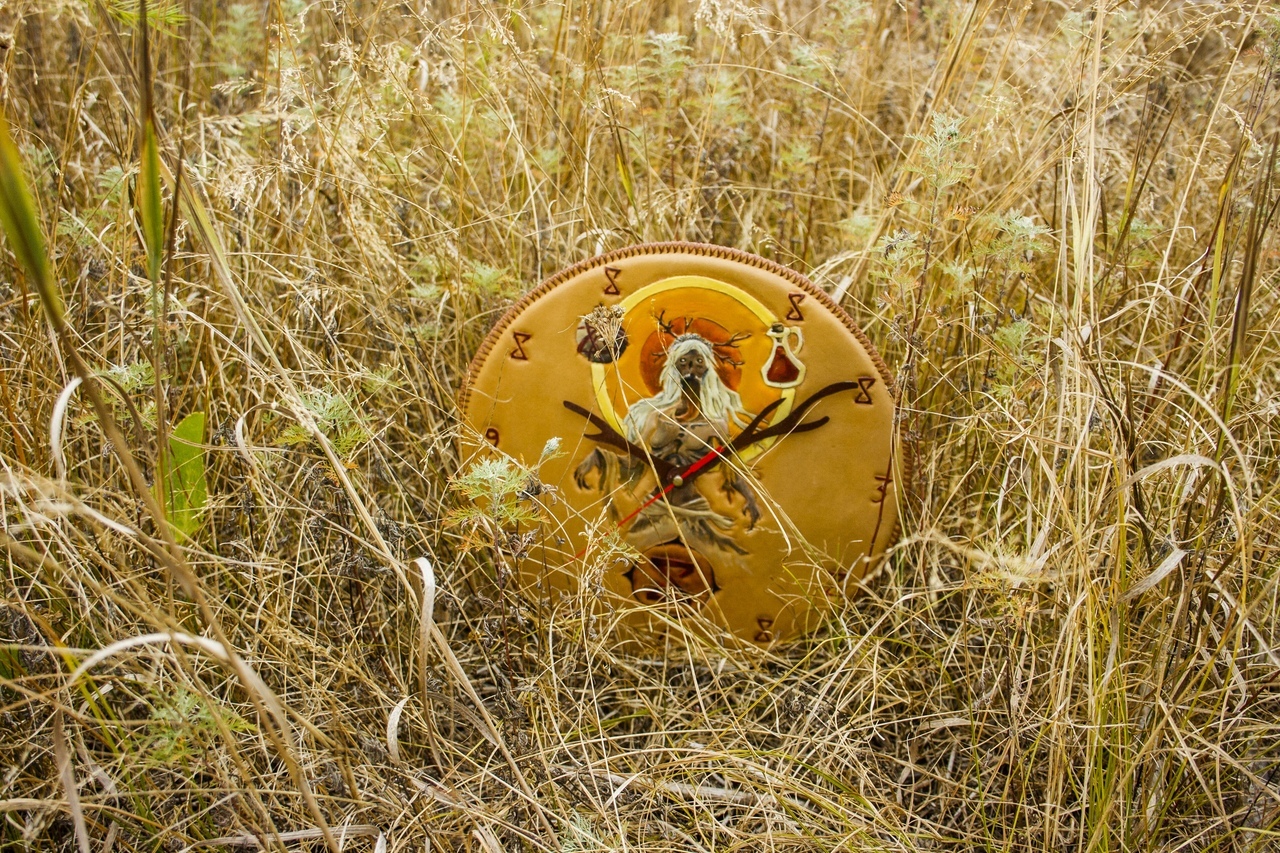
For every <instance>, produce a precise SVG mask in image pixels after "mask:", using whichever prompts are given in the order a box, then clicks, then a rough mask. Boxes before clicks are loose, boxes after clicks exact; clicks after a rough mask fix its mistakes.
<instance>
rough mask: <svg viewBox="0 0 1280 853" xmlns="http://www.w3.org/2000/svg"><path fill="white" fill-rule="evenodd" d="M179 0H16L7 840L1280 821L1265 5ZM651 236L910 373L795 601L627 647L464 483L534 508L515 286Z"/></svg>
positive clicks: (3, 48)
mask: <svg viewBox="0 0 1280 853" xmlns="http://www.w3.org/2000/svg"><path fill="white" fill-rule="evenodd" d="M148 16H149V18H150V22H151V27H150V30H149V36H148V38H147V40H146V46H147V51H146V55H147V56H149V62H145V63H144V62H142V61H141V57H142V55H143V46H144V39H143V37H142V32H143V29H142V28H140V27H139V14H138V9H137V5H136V3H135V2H134V0H3V2H0V66H2V68H0V100H2V102H3V112H4V114H5V115H6V116H7V118H8V122H9V134H10V135H11V137H12V139H13V142H14V144H13V145H12V146H7V145H0V149H2V150H0V196H2V198H0V207H2V208H3V209H2V210H0V219H3V220H4V222H3V225H4V226H5V231H6V237H5V242H4V244H3V245H4V248H3V253H2V256H0V419H3V421H4V426H3V429H0V546H2V547H0V567H2V568H3V572H4V582H3V587H2V588H3V603H2V604H0V848H4V849H13V850H30V851H50V850H67V851H73V850H74V851H85V853H87V851H95V853H97V851H104V853H105V851H168V852H169V853H172V851H179V850H193V849H227V850H233V849H255V847H257V846H260V847H261V848H264V849H271V850H284V849H288V850H298V849H305V850H322V849H330V850H339V849H343V850H348V851H372V850H378V851H382V850H386V851H410V850H412V851H422V850H474V851H499V850H501V851H515V850H542V851H592V850H599V851H604V850H610V851H613V850H634V851H668V850H669V851H676V850H679V851H726V852H727V851H774V850H776V851H810V850H814V851H817V850H831V851H837V850H839V851H863V850H877V851H879V850H885V851H889V850H893V851H917V850H949V851H973V850H983V851H987V850H990V851H997V850H998V851H1033V850H1034V851H1050V850H1052V851H1059V850H1073V851H1175V850H1179V851H1201V850H1213V851H1268V850H1276V849H1280V772H1278V770H1280V621H1278V619H1277V584H1278V583H1280V576H1278V571H1280V565H1278V563H1280V540H1278V534H1277V514H1278V513H1280V464H1278V463H1277V451H1278V450H1280V311H1278V308H1280V306H1278V305H1277V275H1278V273H1280V241H1278V240H1277V237H1276V233H1275V232H1276V229H1275V228H1274V227H1273V226H1274V221H1273V220H1274V216H1275V213H1276V208H1277V204H1278V203H1280V187H1277V183H1280V182H1278V181H1277V175H1276V173H1275V167H1276V154H1277V141H1278V140H1280V111H1278V109H1277V104H1278V102H1280V93H1278V92H1277V87H1278V86H1280V18H1277V17H1275V12H1274V9H1273V8H1271V7H1268V5H1267V4H1263V3H1261V2H1234V3H1232V2H1191V0H1186V2H1180V1H1179V0H1168V2H1163V3H1162V2H1101V0H1100V2H1098V3H1096V4H1088V3H1081V2H1074V0H1068V2H1038V0H1037V2H1030V0H1028V2H1025V3H1022V2H995V0H975V2H959V0H957V1H956V2H942V0H909V2H908V1H907V0H904V2H896V0H867V1H866V2H862V1H860V0H832V2H817V1H816V0H762V2H757V0H549V1H548V2H543V1H542V0H508V2H494V0H253V2H232V0H151V8H150V10H149V12H148ZM148 94H150V97H148ZM149 115H154V121H151V120H149V119H148V116H149ZM151 128H153V129H151ZM20 173H25V175H26V176H27V177H26V180H27V184H28V185H29V193H27V194H24V193H23V190H22V186H21V184H20V182H18V181H17V180H16V176H17V175H18V174H20ZM175 186H176V187H177V188H178V190H177V193H176V196H177V201H176V203H175V192H174V188H175ZM27 202H30V204H31V207H24V205H25V204H27ZM175 209H176V215H175ZM24 210H29V211H33V212H32V213H31V215H30V216H26V215H24ZM670 239H678V240H693V241H704V242H714V243H720V244H725V245H729V246H735V247H739V248H742V249H746V250H748V251H752V252H755V253H758V254H761V255H764V256H766V257H769V258H772V259H775V260H777V261H779V262H781V263H783V264H786V265H789V266H792V267H794V268H795V269H798V270H800V271H802V272H804V273H806V274H808V275H810V276H811V277H812V278H813V279H814V281H815V282H816V283H817V284H818V285H819V286H821V287H823V288H826V289H827V290H828V291H829V292H831V293H832V294H833V295H834V296H835V297H836V298H837V299H838V300H839V301H840V302H841V303H842V304H843V305H844V306H845V307H846V308H847V309H848V311H849V312H850V313H851V314H852V315H853V316H854V317H855V318H856V319H857V320H858V321H859V322H860V323H861V324H862V325H863V326H864V328H865V329H866V330H867V332H868V333H869V335H870V336H871V338H872V339H873V340H875V341H876V342H877V344H878V345H879V346H880V348H881V350H882V352H883V354H884V356H885V358H886V360H887V361H888V363H889V364H890V365H891V366H892V367H893V369H894V370H895V371H896V373H897V376H898V380H899V385H900V389H901V400H900V407H901V416H902V419H903V429H904V431H905V436H906V442H907V445H908V447H909V448H910V449H911V450H912V452H913V453H914V455H915V457H916V460H917V465H916V467H917V474H916V477H915V481H914V484H913V486H912V491H911V494H910V495H909V498H908V500H907V511H906V524H905V535H904V537H903V539H902V540H901V542H900V544H899V545H898V546H897V547H896V548H895V549H894V551H893V552H892V554H891V556H890V559H889V562H888V564H887V567H886V570H885V572H884V573H883V574H882V576H881V577H880V578H879V579H878V580H876V581H875V582H873V583H871V584H869V586H868V588H867V589H866V590H865V591H864V592H863V594H862V595H861V596H859V597H857V598H855V599H854V600H851V601H849V602H846V603H845V604H843V605H842V606H841V607H840V609H839V610H838V612H837V613H836V614H835V615H834V617H833V618H832V619H831V620H830V622H829V623H828V624H826V625H825V626H824V627H823V628H822V630H820V631H819V632H817V633H816V634H814V635H812V636H810V637H808V638H806V639H804V640H802V641H797V642H793V643H789V644H785V645H778V646H775V647H773V648H769V649H755V648H751V649H729V648H726V647H723V646H722V645H721V644H719V643H715V642H706V641H691V642H689V643H687V644H685V645H683V646H680V647H677V646H672V647H671V648H670V649H668V651H667V653H666V654H657V655H653V654H650V655H645V654H639V653H635V652H633V651H628V650H627V649H626V648H623V647H621V646H620V645H619V642H618V637H617V636H616V635H615V634H614V633H613V632H610V631H609V630H607V620H605V619H602V618H599V617H598V615H597V616H593V615H591V614H590V613H587V612H586V611H579V612H572V611H569V610H565V609H560V610H556V611H554V612H553V611H550V610H548V609H547V608H545V607H543V606H541V605H540V604H539V603H537V602H524V601H522V600H519V599H518V598H517V597H515V596H514V595H513V594H512V591H511V590H510V589H509V588H507V587H505V586H499V585H498V584H496V583H495V581H494V566H495V565H497V564H502V563H504V562H505V561H508V560H509V559H510V558H511V556H512V555H511V551H512V550H513V549H519V548H521V547H523V545H522V544H521V543H520V542H518V541H517V540H514V539H508V538H506V537H504V536H500V535H493V534H494V533H495V531H493V530H489V531H488V534H487V535H486V533H485V528H484V525H485V524H491V523H492V521H493V519H492V517H476V516H474V515H466V514H460V513H459V512H458V508H459V507H460V506H462V503H461V495H460V492H461V491H465V490H466V489H482V488H493V489H497V490H499V491H501V490H503V489H507V490H508V492H509V494H507V496H506V498H504V499H509V500H512V501H525V502H526V504H528V505H529V506H530V507H533V509H531V510H530V511H535V510H536V507H535V506H534V505H533V503H532V502H531V499H529V498H526V497H520V496H519V495H518V494H511V493H510V492H511V491H512V490H513V489H514V490H516V491H518V490H519V489H520V488H521V484H522V483H523V482H524V479H523V478H522V477H520V476H514V478H508V480H503V481H502V482H490V483H487V484H486V483H484V482H477V480H476V476H475V475H472V476H471V477H470V478H469V479H468V478H467V476H466V474H467V472H465V471H459V470H458V469H459V464H458V460H457V458H456V454H455V451H454V449H453V447H454V445H453V439H454V435H455V434H456V430H457V429H458V425H457V416H456V409H455V406H454V403H453V400H454V397H455V394H456V392H457V391H458V387H459V381H460V378H461V377H462V376H463V375H464V371H465V369H466V365H467V363H468V361H469V359H470V357H471V355H472V353H474V351H475V350H476V348H477V346H478V344H479V342H480V340H481V338H482V337H483V335H484V334H485V332H486V331H487V329H488V327H489V325H490V324H491V323H492V322H493V321H494V319H495V318H496V317H497V316H499V315H500V314H501V312H502V311H504V310H505V308H506V307H507V306H509V305H510V304H511V303H512V302H513V300H514V299H515V298H516V297H517V296H518V295H519V294H520V293H521V292H522V291H523V290H526V289H528V288H530V287H532V286H534V285H535V284H536V283H537V282H538V281H539V280H540V279H542V278H544V277H546V276H549V275H551V274H552V273H554V272H555V271H557V270H558V269H559V268H561V267H563V266H566V265H568V264H571V263H573V262H576V261H579V260H582V259H584V258H587V257H589V256H591V255H594V254H597V253H599V252H601V251H605V250H609V249H613V248H617V247H621V246H624V245H628V244H631V243H635V242H641V241H651V240H670ZM46 258H47V261H46V260H45V259H46ZM202 417H203V422H202V420H201V419H202ZM183 437H187V438H193V439H194V440H196V441H197V442H198V444H199V445H200V446H199V448H197V449H194V450H193V449H192V446H191V445H189V444H183V443H182V441H181V439H182V438H183ZM517 473H518V472H517ZM460 477H462V479H459V478H460ZM513 484H514V485H513ZM549 499H554V496H551V498H549ZM165 516H167V517H168V519H169V521H168V522H161V521H159V517H165ZM420 555H429V556H430V557H431V559H432V561H433V564H434V570H435V578H436V589H435V599H434V605H433V606H430V605H429V606H426V607H425V608H424V587H423V583H422V581H421V580H420V578H421V572H420V571H419V564H417V563H415V562H414V558H416V557H418V556H420ZM424 609H425V610H426V613H425V614H424V612H423V611H424Z"/></svg>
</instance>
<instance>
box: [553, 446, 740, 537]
mask: <svg viewBox="0 0 1280 853" xmlns="http://www.w3.org/2000/svg"><path fill="white" fill-rule="evenodd" d="M723 452H724V448H723V447H713V448H711V450H709V451H708V452H707V453H706V454H705V455H703V457H702V458H701V459H699V460H698V461H696V462H694V463H693V464H692V465H690V466H689V467H688V468H686V469H685V470H684V471H683V472H682V473H680V474H677V475H676V476H675V477H673V478H672V480H671V482H670V483H668V484H667V485H666V486H665V487H664V488H662V489H660V490H658V492H656V493H655V494H654V495H653V497H651V498H649V499H648V500H647V501H645V502H644V503H642V504H640V506H638V507H636V508H635V509H634V510H632V511H631V513H630V514H629V515H628V516H627V517H626V518H624V519H622V520H621V521H619V522H618V526H617V528H616V529H617V530H621V529H622V528H624V527H626V526H627V525H628V524H630V523H631V521H632V520H633V519H634V518H635V517H636V516H637V515H639V514H640V513H642V512H644V511H645V510H646V509H648V508H649V507H651V506H653V504H654V502H655V501H657V500H658V499H660V498H663V497H666V496H667V494H668V493H669V492H670V491H671V490H672V489H674V488H675V487H676V486H682V485H684V480H685V478H686V477H691V476H693V475H694V474H696V473H698V472H699V471H701V470H702V469H703V468H705V467H707V465H708V464H709V463H710V462H711V460H712V459H715V458H716V457H717V456H719V455H720V454H721V453H723ZM588 547H590V546H588ZM586 553H587V549H586V548H583V549H582V550H581V551H579V552H578V553H577V554H575V555H574V556H573V559H575V560H581V559H582V557H583V556H584V555H585V554H586Z"/></svg>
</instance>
